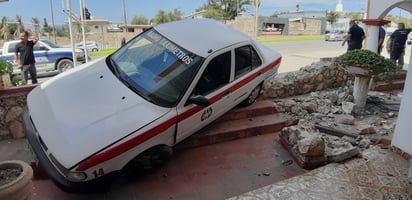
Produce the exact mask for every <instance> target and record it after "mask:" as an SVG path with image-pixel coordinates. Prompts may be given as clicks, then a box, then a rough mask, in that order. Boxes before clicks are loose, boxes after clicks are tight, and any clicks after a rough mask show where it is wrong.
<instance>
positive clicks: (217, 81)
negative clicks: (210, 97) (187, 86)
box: [194, 51, 231, 95]
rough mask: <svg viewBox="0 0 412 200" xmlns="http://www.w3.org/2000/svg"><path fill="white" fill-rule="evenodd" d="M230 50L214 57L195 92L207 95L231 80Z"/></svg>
mask: <svg viewBox="0 0 412 200" xmlns="http://www.w3.org/2000/svg"><path fill="white" fill-rule="evenodd" d="M230 59H231V53H230V51H228V52H226V53H223V54H221V55H219V56H216V57H215V58H213V59H212V60H211V61H210V62H209V64H208V65H207V67H206V69H205V71H204V72H203V74H202V76H201V77H200V79H199V82H198V83H197V85H196V87H195V90H194V93H195V94H201V95H207V94H209V93H211V92H212V91H214V90H216V89H218V88H220V87H222V86H224V85H225V84H227V83H229V81H230Z"/></svg>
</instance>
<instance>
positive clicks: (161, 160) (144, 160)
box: [125, 145, 173, 175]
mask: <svg viewBox="0 0 412 200" xmlns="http://www.w3.org/2000/svg"><path fill="white" fill-rule="evenodd" d="M172 155H173V150H172V148H171V147H169V146H166V145H160V146H156V147H152V148H150V149H148V150H146V151H144V152H142V153H141V154H139V155H138V156H136V157H135V158H134V159H133V160H132V161H131V162H130V163H129V164H128V165H127V166H126V168H125V169H126V173H128V174H131V175H135V174H136V173H140V172H144V171H148V170H153V169H157V168H159V167H161V166H162V165H164V164H165V163H166V162H167V161H169V160H170V158H171V157H172Z"/></svg>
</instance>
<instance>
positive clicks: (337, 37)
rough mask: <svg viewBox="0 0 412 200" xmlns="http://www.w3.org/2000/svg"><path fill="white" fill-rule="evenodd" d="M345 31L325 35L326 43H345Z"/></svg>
mask: <svg viewBox="0 0 412 200" xmlns="http://www.w3.org/2000/svg"><path fill="white" fill-rule="evenodd" d="M346 34H347V33H346V32H345V31H335V32H331V33H327V34H325V41H343V40H344V39H345V35H346Z"/></svg>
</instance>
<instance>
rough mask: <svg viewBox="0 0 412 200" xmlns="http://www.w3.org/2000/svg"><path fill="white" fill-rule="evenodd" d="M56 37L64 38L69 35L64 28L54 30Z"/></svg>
mask: <svg viewBox="0 0 412 200" xmlns="http://www.w3.org/2000/svg"><path fill="white" fill-rule="evenodd" d="M56 35H57V36H59V37H66V36H68V35H69V32H68V30H66V29H64V28H60V29H56Z"/></svg>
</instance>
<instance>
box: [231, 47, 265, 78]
mask: <svg viewBox="0 0 412 200" xmlns="http://www.w3.org/2000/svg"><path fill="white" fill-rule="evenodd" d="M261 64H262V60H260V58H259V56H258V54H257V52H256V51H255V49H254V48H253V47H251V46H243V47H239V48H236V49H235V78H238V77H240V76H242V75H243V74H246V73H247V72H249V71H252V70H253V69H255V68H256V67H259V66H260V65H261Z"/></svg>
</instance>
